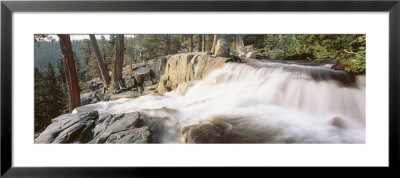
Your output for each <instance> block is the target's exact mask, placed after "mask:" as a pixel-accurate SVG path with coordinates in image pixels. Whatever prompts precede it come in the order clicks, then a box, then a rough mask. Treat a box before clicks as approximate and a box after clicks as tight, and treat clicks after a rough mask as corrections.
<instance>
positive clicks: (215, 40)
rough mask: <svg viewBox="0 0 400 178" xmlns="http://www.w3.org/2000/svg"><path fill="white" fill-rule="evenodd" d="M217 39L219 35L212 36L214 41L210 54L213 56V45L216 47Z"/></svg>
mask: <svg viewBox="0 0 400 178" xmlns="http://www.w3.org/2000/svg"><path fill="white" fill-rule="evenodd" d="M218 37H219V35H214V41H213V44H212V47H211V52H212V53H213V54H215V45H217V40H218Z"/></svg>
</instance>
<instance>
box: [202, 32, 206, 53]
mask: <svg viewBox="0 0 400 178" xmlns="http://www.w3.org/2000/svg"><path fill="white" fill-rule="evenodd" d="M202 40H203V50H202V51H203V52H205V51H206V35H203V39H202Z"/></svg>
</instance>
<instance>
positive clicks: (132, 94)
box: [105, 90, 141, 101]
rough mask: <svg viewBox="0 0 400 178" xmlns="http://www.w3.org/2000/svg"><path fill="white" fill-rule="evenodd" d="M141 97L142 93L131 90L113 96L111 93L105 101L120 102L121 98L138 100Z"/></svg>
mask: <svg viewBox="0 0 400 178" xmlns="http://www.w3.org/2000/svg"><path fill="white" fill-rule="evenodd" d="M139 96H141V92H139V91H137V90H133V91H132V90H129V91H123V92H120V93H117V94H111V93H107V94H106V96H105V100H106V101H114V100H118V99H121V98H137V97H139Z"/></svg>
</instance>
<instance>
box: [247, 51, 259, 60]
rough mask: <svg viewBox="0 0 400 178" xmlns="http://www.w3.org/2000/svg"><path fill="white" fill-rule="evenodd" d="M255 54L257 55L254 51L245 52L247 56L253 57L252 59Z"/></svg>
mask: <svg viewBox="0 0 400 178" xmlns="http://www.w3.org/2000/svg"><path fill="white" fill-rule="evenodd" d="M256 56H257V54H256V53H255V52H249V53H247V54H246V57H247V58H253V59H255V58H256Z"/></svg>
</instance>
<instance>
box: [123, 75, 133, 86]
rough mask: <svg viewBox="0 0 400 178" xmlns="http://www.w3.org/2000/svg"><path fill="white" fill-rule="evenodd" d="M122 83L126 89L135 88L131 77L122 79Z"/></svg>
mask: <svg viewBox="0 0 400 178" xmlns="http://www.w3.org/2000/svg"><path fill="white" fill-rule="evenodd" d="M123 79H124V81H125V87H126V89H131V88H133V87H135V77H134V76H133V75H128V76H125V77H123Z"/></svg>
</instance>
